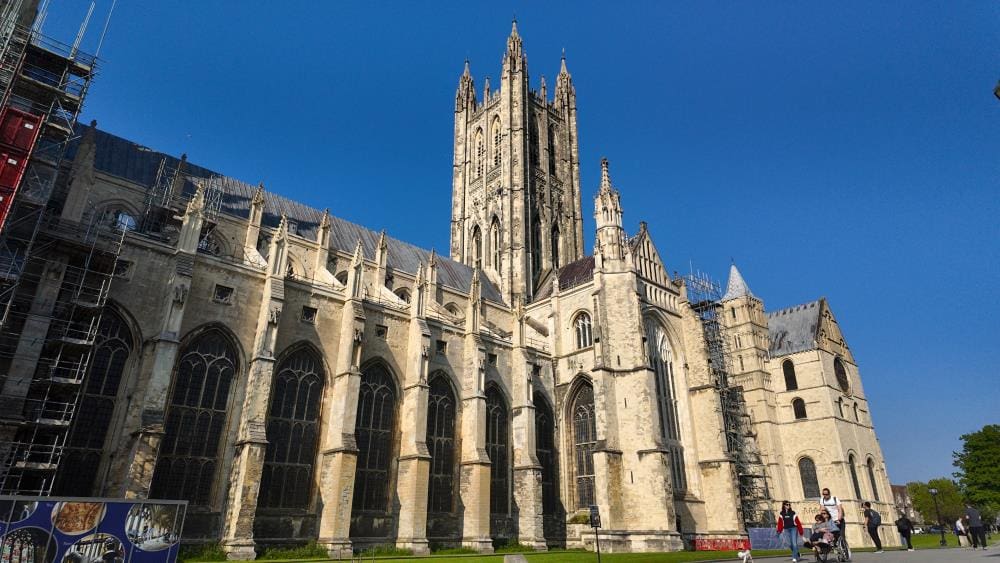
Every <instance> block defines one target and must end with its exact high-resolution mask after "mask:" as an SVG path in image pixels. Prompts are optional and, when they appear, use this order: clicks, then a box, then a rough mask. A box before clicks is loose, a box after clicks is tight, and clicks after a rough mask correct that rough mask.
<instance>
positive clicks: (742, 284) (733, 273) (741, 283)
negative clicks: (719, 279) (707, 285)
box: [722, 264, 754, 301]
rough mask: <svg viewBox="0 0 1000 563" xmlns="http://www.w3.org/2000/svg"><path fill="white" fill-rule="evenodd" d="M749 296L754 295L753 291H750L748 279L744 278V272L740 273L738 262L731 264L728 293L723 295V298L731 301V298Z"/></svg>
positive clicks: (727, 285) (727, 286)
mask: <svg viewBox="0 0 1000 563" xmlns="http://www.w3.org/2000/svg"><path fill="white" fill-rule="evenodd" d="M748 296H749V297H753V296H754V295H753V293H751V292H750V286H749V285H747V282H746V280H744V279H743V274H741V273H740V270H739V268H737V267H736V264H730V265H729V283H727V284H726V294H725V295H723V296H722V300H723V301H729V300H730V299H736V298H738V297H748Z"/></svg>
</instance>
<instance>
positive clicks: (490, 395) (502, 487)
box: [486, 385, 510, 514]
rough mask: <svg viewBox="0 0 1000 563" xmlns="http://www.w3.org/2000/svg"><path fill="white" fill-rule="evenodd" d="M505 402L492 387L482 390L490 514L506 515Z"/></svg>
mask: <svg viewBox="0 0 1000 563" xmlns="http://www.w3.org/2000/svg"><path fill="white" fill-rule="evenodd" d="M507 420H508V416H507V401H505V400H504V398H503V395H502V394H501V393H500V390H499V389H497V388H496V386H495V385H491V386H489V387H488V388H487V389H486V453H487V454H489V456H490V513H491V514H508V513H509V512H510V478H509V473H510V453H509V448H510V440H509V428H508V422H507Z"/></svg>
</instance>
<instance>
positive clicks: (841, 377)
mask: <svg viewBox="0 0 1000 563" xmlns="http://www.w3.org/2000/svg"><path fill="white" fill-rule="evenodd" d="M833 374H834V375H835V376H836V377H837V385H839V386H840V390H841V391H843V392H844V393H849V392H850V391H851V380H850V378H848V377H847V369H845V368H844V362H842V361H841V360H840V358H834V359H833Z"/></svg>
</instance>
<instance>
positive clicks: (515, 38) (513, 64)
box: [503, 20, 528, 72]
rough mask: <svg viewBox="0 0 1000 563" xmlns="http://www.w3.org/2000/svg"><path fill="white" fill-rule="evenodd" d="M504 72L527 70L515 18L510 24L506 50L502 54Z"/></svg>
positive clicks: (526, 61)
mask: <svg viewBox="0 0 1000 563" xmlns="http://www.w3.org/2000/svg"><path fill="white" fill-rule="evenodd" d="M503 70H504V72H523V71H526V70H528V57H527V56H526V55H525V54H524V45H523V44H522V42H521V36H520V35H518V33H517V20H514V22H513V23H512V24H511V27H510V37H508V38H507V52H506V53H504V56H503Z"/></svg>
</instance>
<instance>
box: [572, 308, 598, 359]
mask: <svg viewBox="0 0 1000 563" xmlns="http://www.w3.org/2000/svg"><path fill="white" fill-rule="evenodd" d="M573 329H574V330H575V331H576V348H577V350H579V349H581V348H587V347H588V346H593V345H594V332H593V326H592V325H591V322H590V315H588V314H587V313H585V312H582V313H580V314H579V315H577V316H576V319H574V320H573Z"/></svg>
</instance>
